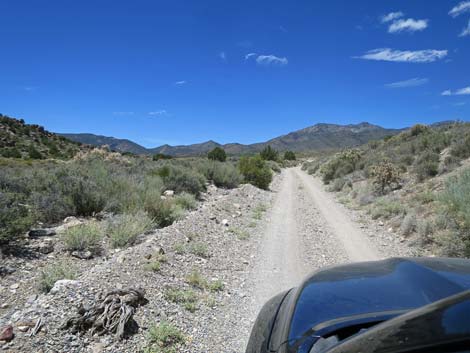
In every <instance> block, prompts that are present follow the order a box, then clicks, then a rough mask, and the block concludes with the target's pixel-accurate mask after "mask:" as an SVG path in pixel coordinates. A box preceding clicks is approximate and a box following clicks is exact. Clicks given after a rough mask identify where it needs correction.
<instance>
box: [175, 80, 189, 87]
mask: <svg viewBox="0 0 470 353" xmlns="http://www.w3.org/2000/svg"><path fill="white" fill-rule="evenodd" d="M187 83H188V81H176V82H175V86H182V85H185V84H187Z"/></svg>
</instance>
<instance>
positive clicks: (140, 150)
mask: <svg viewBox="0 0 470 353" xmlns="http://www.w3.org/2000/svg"><path fill="white" fill-rule="evenodd" d="M58 135H60V136H63V137H65V138H67V139H69V140H72V141H76V142H80V143H84V144H87V145H92V146H105V145H107V146H109V148H110V149H111V150H113V151H118V152H130V153H134V154H149V153H150V152H149V151H148V150H147V149H146V148H145V147H142V146H140V145H139V144H137V143H135V142H132V141H130V140H126V139H118V138H114V137H108V136H102V135H94V134H86V133H83V134H62V133H59V134H58Z"/></svg>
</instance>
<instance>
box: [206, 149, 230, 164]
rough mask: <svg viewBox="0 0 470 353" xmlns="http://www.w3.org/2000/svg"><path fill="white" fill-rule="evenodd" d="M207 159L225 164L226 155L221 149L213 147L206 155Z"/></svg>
mask: <svg viewBox="0 0 470 353" xmlns="http://www.w3.org/2000/svg"><path fill="white" fill-rule="evenodd" d="M207 158H209V159H211V160H213V161H219V162H225V161H226V160H227V154H226V153H225V150H224V149H223V148H221V147H215V148H214V149H213V150H212V151H210V152H209V153H208V154H207Z"/></svg>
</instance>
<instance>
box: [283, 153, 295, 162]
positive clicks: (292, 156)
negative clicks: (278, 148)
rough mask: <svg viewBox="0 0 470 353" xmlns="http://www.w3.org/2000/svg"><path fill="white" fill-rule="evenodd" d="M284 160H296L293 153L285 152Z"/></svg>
mask: <svg viewBox="0 0 470 353" xmlns="http://www.w3.org/2000/svg"><path fill="white" fill-rule="evenodd" d="M284 159H285V160H287V161H295V160H296V159H297V158H296V156H295V153H294V152H292V151H285V152H284Z"/></svg>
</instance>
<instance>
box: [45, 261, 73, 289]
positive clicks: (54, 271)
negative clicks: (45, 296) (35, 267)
mask: <svg viewBox="0 0 470 353" xmlns="http://www.w3.org/2000/svg"><path fill="white" fill-rule="evenodd" d="M76 277H77V273H76V271H75V269H74V267H73V266H71V264H68V263H65V262H59V263H57V264H52V265H47V266H46V267H44V268H43V269H42V270H41V271H40V272H39V278H38V283H37V286H38V289H39V290H40V291H41V292H43V293H48V292H49V291H50V290H51V289H52V287H54V284H55V283H56V282H57V281H58V280H61V279H75V278H76Z"/></svg>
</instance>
